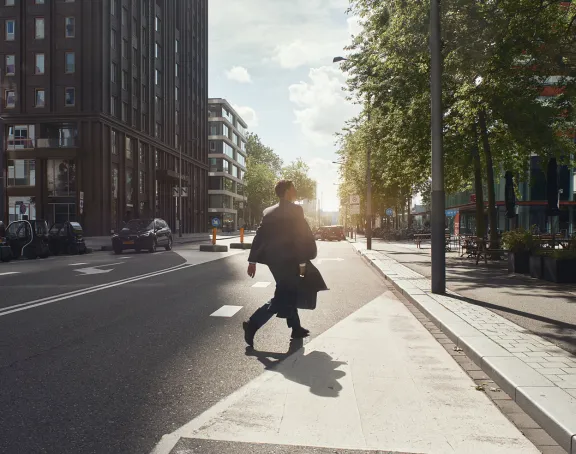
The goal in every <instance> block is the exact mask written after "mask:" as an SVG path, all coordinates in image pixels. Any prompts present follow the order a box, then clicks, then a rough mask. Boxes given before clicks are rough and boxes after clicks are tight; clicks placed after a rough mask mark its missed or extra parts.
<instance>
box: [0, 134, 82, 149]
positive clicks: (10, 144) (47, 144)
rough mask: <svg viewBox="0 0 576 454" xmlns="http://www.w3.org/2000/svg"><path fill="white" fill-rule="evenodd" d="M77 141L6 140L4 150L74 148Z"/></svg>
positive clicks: (68, 139)
mask: <svg viewBox="0 0 576 454" xmlns="http://www.w3.org/2000/svg"><path fill="white" fill-rule="evenodd" d="M77 142H78V141H77V139H76V138H74V137H69V138H65V139H59V138H53V139H8V140H7V141H6V150H8V151H14V150H32V149H35V148H74V147H76V146H77Z"/></svg>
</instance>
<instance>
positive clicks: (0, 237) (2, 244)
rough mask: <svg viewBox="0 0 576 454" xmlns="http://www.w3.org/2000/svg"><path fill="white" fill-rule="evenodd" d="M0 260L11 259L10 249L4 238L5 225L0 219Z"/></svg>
mask: <svg viewBox="0 0 576 454" xmlns="http://www.w3.org/2000/svg"><path fill="white" fill-rule="evenodd" d="M0 260H1V261H3V262H9V261H10V260H12V249H10V244H9V243H8V238H6V226H5V225H4V223H3V222H2V221H0Z"/></svg>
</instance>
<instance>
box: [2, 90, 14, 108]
mask: <svg viewBox="0 0 576 454" xmlns="http://www.w3.org/2000/svg"><path fill="white" fill-rule="evenodd" d="M4 99H5V105H6V108H7V109H13V108H14V107H16V92H15V91H14V90H6V92H5V95H4Z"/></svg>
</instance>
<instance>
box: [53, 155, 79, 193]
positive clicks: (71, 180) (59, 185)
mask: <svg viewBox="0 0 576 454" xmlns="http://www.w3.org/2000/svg"><path fill="white" fill-rule="evenodd" d="M46 176H47V180H48V196H49V197H69V196H74V195H76V163H75V162H74V160H68V159H49V160H48V161H47V169H46Z"/></svg>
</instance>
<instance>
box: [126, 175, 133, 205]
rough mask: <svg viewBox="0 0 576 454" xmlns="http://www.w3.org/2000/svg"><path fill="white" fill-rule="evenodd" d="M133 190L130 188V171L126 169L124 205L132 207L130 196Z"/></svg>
mask: <svg viewBox="0 0 576 454" xmlns="http://www.w3.org/2000/svg"><path fill="white" fill-rule="evenodd" d="M133 192H134V188H133V187H132V169H126V191H125V196H126V204H127V205H132V195H133Z"/></svg>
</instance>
